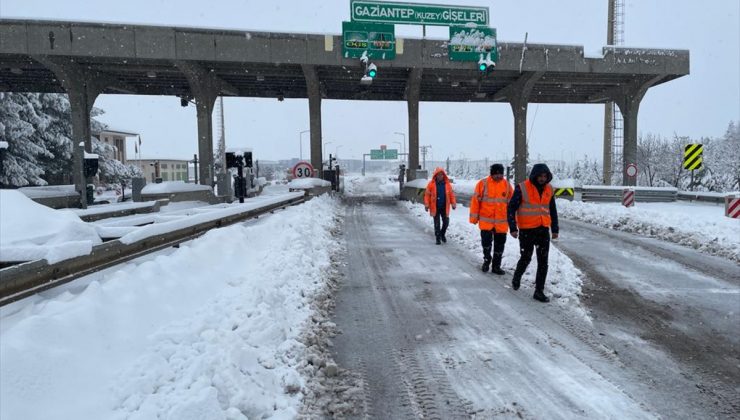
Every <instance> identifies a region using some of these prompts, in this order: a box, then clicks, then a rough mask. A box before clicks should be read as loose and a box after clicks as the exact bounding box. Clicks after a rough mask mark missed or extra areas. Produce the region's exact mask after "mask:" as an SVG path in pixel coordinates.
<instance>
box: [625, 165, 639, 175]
mask: <svg viewBox="0 0 740 420" xmlns="http://www.w3.org/2000/svg"><path fill="white" fill-rule="evenodd" d="M627 176H631V177H635V176H637V165H635V164H634V163H630V164H629V165H627Z"/></svg>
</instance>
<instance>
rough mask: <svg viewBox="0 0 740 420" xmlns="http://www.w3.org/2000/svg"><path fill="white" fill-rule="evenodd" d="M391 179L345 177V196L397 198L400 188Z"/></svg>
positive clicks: (380, 176) (376, 176)
mask: <svg viewBox="0 0 740 420" xmlns="http://www.w3.org/2000/svg"><path fill="white" fill-rule="evenodd" d="M391 177H392V175H382V174H369V175H367V176H362V175H347V176H345V177H344V194H345V195H347V196H350V197H352V196H355V197H396V196H398V194H399V192H400V191H399V190H400V188H399V184H398V181H392V180H391ZM425 185H426V184H425Z"/></svg>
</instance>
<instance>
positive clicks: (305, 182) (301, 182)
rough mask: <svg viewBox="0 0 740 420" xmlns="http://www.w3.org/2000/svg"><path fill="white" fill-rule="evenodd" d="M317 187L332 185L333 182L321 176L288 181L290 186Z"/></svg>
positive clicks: (297, 187) (301, 188)
mask: <svg viewBox="0 0 740 420" xmlns="http://www.w3.org/2000/svg"><path fill="white" fill-rule="evenodd" d="M316 187H331V182H329V181H326V180H323V179H320V178H296V179H293V180H291V181H290V182H289V183H288V188H293V189H296V190H303V189H308V188H316Z"/></svg>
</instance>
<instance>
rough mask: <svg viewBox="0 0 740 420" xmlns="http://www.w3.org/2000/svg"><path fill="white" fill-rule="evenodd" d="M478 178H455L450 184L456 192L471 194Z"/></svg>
mask: <svg viewBox="0 0 740 420" xmlns="http://www.w3.org/2000/svg"><path fill="white" fill-rule="evenodd" d="M478 181H480V180H479V179H456V180H455V182H454V183H453V184H452V188H453V190H454V191H455V192H456V193H457V194H465V195H469V196H472V195H473V193H475V186H476V185H478Z"/></svg>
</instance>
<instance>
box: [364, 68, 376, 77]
mask: <svg viewBox="0 0 740 420" xmlns="http://www.w3.org/2000/svg"><path fill="white" fill-rule="evenodd" d="M367 74H368V76H370V77H375V75H376V74H378V72H377V71H375V70H370V71H369V72H367Z"/></svg>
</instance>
